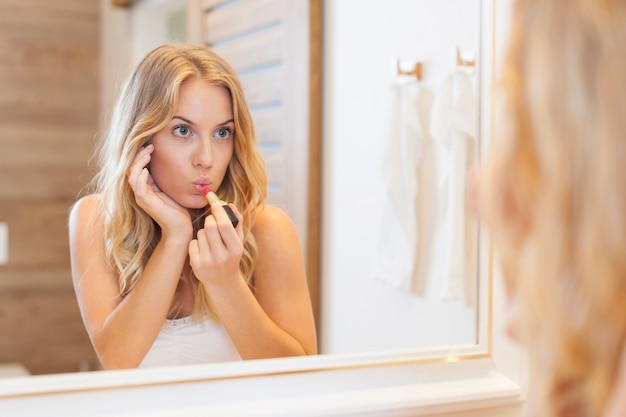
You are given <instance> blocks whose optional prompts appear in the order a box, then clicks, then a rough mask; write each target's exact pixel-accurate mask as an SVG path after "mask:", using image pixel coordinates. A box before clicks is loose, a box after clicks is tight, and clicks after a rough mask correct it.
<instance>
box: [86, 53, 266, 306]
mask: <svg viewBox="0 0 626 417" xmlns="http://www.w3.org/2000/svg"><path fill="white" fill-rule="evenodd" d="M190 78H198V79H201V80H204V81H206V82H208V83H211V84H215V85H219V86H222V87H225V88H226V89H227V90H228V91H229V93H230V96H231V99H232V106H233V118H234V124H235V144H234V152H233V156H232V158H231V161H230V163H229V165H228V169H227V171H226V175H225V177H224V180H223V181H222V184H221V186H220V188H219V190H217V192H218V194H219V195H220V197H221V198H222V199H224V200H226V201H229V202H233V203H234V204H235V205H236V206H237V208H238V209H239V211H240V212H241V213H242V214H243V217H244V221H243V232H244V254H243V256H242V259H241V262H240V266H239V269H240V271H241V274H242V276H243V277H244V278H245V279H246V281H247V282H248V283H249V284H251V279H252V273H253V271H254V267H255V263H256V257H257V247H256V243H255V239H254V236H253V234H252V233H251V229H252V226H253V224H254V221H255V213H256V212H257V210H258V209H259V207H260V206H261V205H262V204H263V201H264V200H265V198H266V196H267V175H266V171H265V164H264V162H263V159H262V156H261V155H260V153H259V151H258V148H257V146H256V136H255V132H254V126H253V122H252V117H251V115H250V112H249V110H248V106H247V104H246V100H245V97H244V94H243V89H242V87H241V84H240V82H239V80H238V78H237V76H236V74H235V72H234V71H233V69H232V68H231V67H230V66H229V65H228V64H227V63H226V62H225V61H224V60H223V59H222V58H220V57H219V56H218V55H216V54H215V53H213V52H212V51H210V50H208V49H206V48H204V47H200V46H191V45H180V46H175V45H169V44H168V45H162V46H160V47H157V48H156V49H154V50H153V51H151V52H150V53H149V54H148V55H146V57H145V58H144V59H143V60H142V61H141V62H140V63H139V65H138V66H137V68H136V69H135V71H134V72H133V74H131V76H130V78H129V79H128V81H127V82H126V84H125V86H124V88H123V90H122V93H121V95H120V97H119V99H118V102H117V105H116V108H115V109H114V113H113V115H112V118H111V123H110V127H109V130H108V132H107V134H106V136H105V138H104V140H103V141H102V142H101V143H100V146H99V148H98V150H97V160H98V164H99V171H98V173H97V174H96V176H95V177H94V181H93V184H92V185H93V187H92V188H93V191H95V192H98V193H101V196H102V202H103V213H102V215H103V221H104V238H105V242H106V256H107V259H108V260H109V263H110V265H111V267H113V268H114V269H115V270H116V271H117V272H118V274H119V288H120V293H121V295H122V296H124V295H126V294H128V293H129V292H130V291H131V290H132V289H133V287H134V286H135V284H136V283H137V280H138V279H139V277H140V276H141V274H142V272H143V268H144V266H145V264H146V262H147V261H148V259H149V258H150V256H151V254H152V252H153V251H154V248H155V246H156V245H157V243H158V241H159V239H160V229H159V226H158V225H157V224H156V222H155V221H153V219H152V218H151V217H150V216H149V215H148V214H147V213H146V212H145V211H144V210H143V209H141V208H140V207H139V206H138V205H137V203H136V202H135V197H134V193H133V190H132V189H131V187H130V186H129V184H128V181H127V172H128V170H129V168H130V166H131V164H132V162H133V159H134V157H135V155H136V154H137V152H138V151H139V149H140V148H141V147H142V146H143V145H144V144H146V143H147V142H148V141H149V140H150V138H151V137H152V135H154V134H155V133H156V132H158V131H159V130H161V129H162V128H163V127H164V126H165V125H166V124H167V123H168V122H169V121H170V120H171V119H172V117H173V116H174V112H175V110H176V106H177V104H178V96H179V91H180V88H181V85H182V83H183V82H184V81H185V80H187V79H190ZM208 214H209V209H208V208H207V209H206V210H199V211H198V213H197V215H196V216H195V218H192V221H193V224H194V231H197V230H198V229H199V228H201V227H202V226H203V225H204V218H205V217H206V216H207V215H208ZM191 282H192V284H193V285H194V286H195V295H196V298H195V300H196V302H195V307H194V316H196V317H197V316H200V315H202V314H203V313H208V314H209V315H213V314H212V311H211V307H210V305H209V302H208V300H207V298H206V295H205V292H204V290H203V288H202V285H201V284H199V282H198V280H197V279H194V278H192V279H191ZM181 302H182V300H179V299H177V296H175V300H174V302H173V305H172V310H173V311H175V310H176V309H177V308H179V307H180V303H181Z"/></svg>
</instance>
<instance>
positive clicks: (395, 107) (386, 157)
mask: <svg viewBox="0 0 626 417" xmlns="http://www.w3.org/2000/svg"><path fill="white" fill-rule="evenodd" d="M422 94H424V92H423V87H422V86H421V85H420V84H418V83H412V84H404V85H394V86H392V88H391V101H390V108H389V113H388V123H389V130H388V135H387V138H386V139H387V143H386V148H385V152H384V153H383V159H382V164H381V170H382V178H383V181H384V183H385V188H386V197H387V198H385V199H384V202H383V205H384V206H383V212H382V219H381V224H380V232H379V239H378V243H379V249H378V251H377V252H376V254H375V257H374V267H373V270H374V276H375V278H376V279H379V280H381V281H383V282H386V283H387V284H389V285H391V286H392V287H395V288H398V289H401V290H405V291H411V290H412V287H413V285H412V278H413V275H414V269H415V252H416V247H417V246H416V245H417V240H418V237H417V218H416V216H417V215H416V209H415V203H416V195H417V173H418V165H419V162H420V158H421V155H422V152H423V149H424V140H425V138H424V129H423V128H422V123H421V121H420V117H421V115H420V108H421V106H420V98H421V95H422Z"/></svg>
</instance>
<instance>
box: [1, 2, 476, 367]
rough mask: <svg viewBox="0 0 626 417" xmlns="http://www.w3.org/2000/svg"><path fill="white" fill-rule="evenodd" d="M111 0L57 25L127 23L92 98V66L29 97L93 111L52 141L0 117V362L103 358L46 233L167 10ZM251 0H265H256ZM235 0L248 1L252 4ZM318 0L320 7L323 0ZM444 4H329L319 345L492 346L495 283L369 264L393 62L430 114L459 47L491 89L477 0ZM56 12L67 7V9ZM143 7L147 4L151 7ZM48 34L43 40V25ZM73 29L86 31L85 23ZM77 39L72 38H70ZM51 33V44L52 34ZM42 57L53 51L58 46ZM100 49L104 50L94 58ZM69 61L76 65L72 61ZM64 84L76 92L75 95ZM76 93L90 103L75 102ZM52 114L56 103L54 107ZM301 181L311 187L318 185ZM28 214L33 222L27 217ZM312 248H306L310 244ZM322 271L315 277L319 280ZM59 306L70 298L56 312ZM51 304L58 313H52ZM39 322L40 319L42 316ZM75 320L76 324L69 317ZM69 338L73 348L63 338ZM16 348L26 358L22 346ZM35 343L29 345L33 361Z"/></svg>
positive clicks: (107, 43) (88, 34)
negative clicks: (466, 282) (462, 291)
mask: <svg viewBox="0 0 626 417" xmlns="http://www.w3.org/2000/svg"><path fill="white" fill-rule="evenodd" d="M102 1H103V3H102V5H94V4H91V5H85V3H87V2H84V1H82V0H77V1H74V2H73V3H72V4H75V5H76V7H77V8H78V10H79V11H78V12H77V13H80V14H81V16H82V17H83V19H81V21H80V22H74V23H72V22H71V21H70V17H69V16H70V15H71V14H69V13H68V14H67V15H64V16H65V19H67V21H62V22H61V23H60V25H63V26H65V27H67V28H70V29H75V30H77V31H83V32H79V33H81V34H82V35H81V36H80V39H84V40H89V41H90V42H92V43H91V45H92V46H93V45H97V44H99V42H100V40H99V39H98V36H99V33H100V32H98V30H97V25H96V24H95V22H97V16H98V13H100V10H103V11H102V13H104V14H103V16H102V20H101V22H102V23H101V24H102V25H103V29H105V28H106V27H108V25H120V26H119V27H120V28H122V30H120V31H116V32H111V33H109V37H108V38H106V39H103V40H102V42H103V43H102V51H103V54H104V55H103V56H106V57H107V58H106V59H103V62H102V68H103V71H104V73H105V74H103V76H104V78H103V80H104V82H103V84H102V89H101V90H100V93H98V91H97V90H93V91H91V90H89V91H91V93H90V94H91V95H89V96H88V97H87V96H86V95H87V93H86V91H87V89H86V88H85V85H81V84H80V83H79V82H83V83H85V84H86V83H87V82H88V81H90V82H92V83H93V82H94V79H93V78H92V79H91V80H89V77H85V78H83V79H81V80H78V81H76V82H77V84H70V85H69V86H66V89H64V88H63V86H58V87H56V89H55V86H49V87H48V88H49V90H46V91H45V93H46V94H45V95H39V96H37V95H36V94H35V93H32V92H31V93H29V94H32V96H27V98H28V99H29V100H31V102H30V103H31V104H32V108H35V109H38V108H41V105H42V103H43V104H45V105H46V106H48V108H51V107H52V106H53V103H55V102H57V103H58V102H59V101H60V102H64V103H66V105H69V104H67V103H68V102H72V100H75V101H74V104H75V105H77V107H80V108H83V109H84V111H83V112H79V113H75V114H74V117H75V118H76V119H77V120H69V121H66V122H67V125H64V127H62V129H65V132H66V133H67V135H65V138H66V139H64V140H65V141H61V142H60V143H56V142H50V143H52V144H50V143H48V142H45V141H44V139H47V136H45V135H44V133H45V132H46V127H45V125H38V126H37V127H38V130H35V131H34V132H31V134H32V136H31V137H34V138H35V139H28V140H27V139H24V140H23V141H22V142H18V141H12V140H11V138H12V137H14V136H12V135H14V134H15V132H16V131H18V128H19V126H18V127H15V126H12V127H11V130H9V128H7V127H6V126H7V125H6V124H5V123H4V122H2V123H0V129H2V131H3V132H5V133H4V134H3V135H2V138H3V140H2V147H3V152H2V153H1V156H0V158H1V163H2V165H1V166H2V168H1V169H2V170H3V171H4V172H6V175H3V178H4V179H3V180H2V181H3V182H2V184H3V185H2V188H1V190H2V193H1V194H0V198H1V199H2V200H3V207H2V210H1V212H0V215H1V216H0V222H6V223H7V224H8V226H9V227H8V228H9V231H8V235H9V260H8V264H7V265H6V266H0V274H1V275H0V285H2V286H1V287H0V289H1V290H2V295H0V297H2V298H3V303H2V305H3V307H2V316H1V317H2V320H3V321H2V326H3V327H2V329H1V330H0V331H1V333H2V334H15V335H17V336H16V337H15V338H10V340H9V339H7V338H3V342H2V343H4V347H5V348H6V350H5V349H3V351H4V352H5V353H1V352H0V354H1V355H6V356H2V357H0V361H3V362H15V361H18V362H20V363H25V364H27V365H28V366H27V368H29V371H31V373H33V374H40V373H54V372H73V371H78V370H88V369H97V364H96V362H95V358H94V356H93V353H92V352H90V351H89V349H88V347H89V345H88V340H86V335H84V334H83V333H82V327H81V326H82V323H80V322H79V321H78V322H77V321H76V317H77V316H76V313H77V310H76V309H75V306H74V304H72V303H73V302H74V300H73V293H72V289H71V282H70V280H69V267H68V266H67V254H66V252H65V251H66V247H65V246H64V242H61V243H53V244H52V245H51V244H50V241H51V239H52V238H53V237H55V236H66V230H65V224H66V216H67V210H68V207H69V205H70V204H71V202H72V201H74V199H75V197H76V193H77V192H78V190H79V189H80V187H81V185H82V184H83V183H84V182H85V179H86V178H87V176H88V173H87V171H86V167H85V165H84V163H85V157H89V156H90V155H91V146H92V145H93V142H92V141H90V140H85V138H89V139H91V138H92V137H93V134H94V132H95V128H94V126H96V125H97V120H96V119H97V118H98V117H99V118H100V120H101V121H102V120H104V119H105V118H106V109H107V108H108V107H109V106H110V103H111V102H112V100H113V99H114V96H115V91H116V86H119V83H120V82H121V80H122V79H123V78H124V77H125V72H126V71H127V68H128V67H127V66H125V65H126V64H129V63H132V62H133V60H134V59H135V54H136V53H138V52H137V51H138V50H139V49H141V48H144V47H145V45H143V44H141V43H140V42H138V41H137V39H136V38H135V35H136V34H137V32H135V31H134V30H130V29H129V28H132V27H133V26H132V25H133V24H136V23H137V22H139V21H142V18H143V19H145V21H146V22H148V23H149V24H152V25H155V22H156V21H157V20H155V19H156V17H155V15H154V14H153V13H155V10H156V7H157V5H159V4H161V3H163V2H159V1H140V2H135V5H134V7H135V9H112V8H111V6H110V3H109V2H108V1H106V0H102ZM254 1H255V2H257V4H258V1H259V0H254ZM92 3H95V2H92ZM213 3H218V2H217V1H208V2H207V1H204V2H202V1H189V2H187V3H185V6H187V7H190V8H191V7H208V6H207V5H210V4H213ZM233 3H234V4H235V3H236V4H239V5H241V4H245V3H246V2H243V1H241V2H233ZM278 3H280V4H282V2H280V1H269V0H267V1H264V2H263V4H264V5H265V6H269V5H270V4H278ZM293 3H295V1H294V2H293ZM313 3H317V4H318V5H320V3H321V2H316V1H313ZM445 3H446V4H445V5H443V4H439V3H437V4H436V5H435V4H433V2H429V1H428V0H420V1H416V0H411V1H407V0H394V1H389V2H385V5H384V9H381V7H383V6H381V2H379V1H375V0H369V1H361V0H342V1H340V2H332V1H328V2H324V4H323V21H324V24H323V25H322V34H321V35H322V36H323V39H324V48H323V56H322V59H321V61H322V62H323V69H322V74H321V75H322V78H323V91H322V92H321V99H320V100H321V105H322V113H321V118H322V119H323V130H322V131H321V132H320V133H321V136H322V139H321V140H322V144H321V149H322V150H323V154H322V158H323V161H322V167H321V183H322V187H321V189H320V193H321V195H320V196H318V197H319V198H320V199H321V201H322V205H321V206H320V207H319V208H318V211H319V213H318V214H319V217H320V218H321V223H320V224H317V226H316V227H318V228H321V229H319V230H321V247H320V255H321V256H320V259H319V260H318V262H319V265H320V267H319V287H320V294H319V299H320V303H319V306H320V309H319V314H318V323H319V328H320V333H319V336H320V341H321V352H322V353H324V354H351V353H357V352H372V351H376V352H386V351H388V350H396V349H415V348H418V349H420V350H421V351H422V352H424V354H429V352H432V351H437V352H442V351H446V352H448V351H454V352H463V349H464V348H465V347H467V346H472V347H475V346H482V345H481V344H483V343H485V342H484V334H485V333H484V327H485V326H486V324H483V323H485V320H486V315H485V314H484V311H485V310H484V309H485V308H486V307H485V306H484V305H483V304H482V303H481V302H482V301H483V298H481V297H483V296H484V295H485V294H488V289H486V288H484V287H478V288H475V289H474V290H472V291H468V292H467V294H470V298H469V299H468V300H469V301H468V300H466V299H455V300H448V301H444V300H442V297H441V293H442V288H443V285H444V282H443V281H442V280H437V279H436V278H437V273H436V272H433V273H432V274H424V276H423V279H422V280H421V283H422V284H424V286H423V288H422V292H421V293H419V292H418V293H415V292H407V291H402V290H399V289H398V288H394V287H393V286H389V285H387V284H385V283H381V282H377V281H376V280H375V279H374V277H373V274H372V270H373V269H374V266H373V264H372V262H373V258H374V256H373V255H374V254H375V253H376V252H377V250H378V248H379V244H380V243H381V239H379V235H380V233H381V232H380V230H379V229H380V225H381V223H382V222H383V220H384V213H383V211H384V205H383V203H384V202H385V201H387V200H388V199H387V197H385V195H386V192H387V191H386V186H385V184H384V182H383V178H382V171H381V165H382V162H383V161H382V160H381V159H382V158H381V157H380V155H382V154H384V151H385V149H386V148H385V146H386V145H387V142H386V141H385V140H384V138H385V136H386V130H387V128H388V127H389V122H388V116H389V115H388V114H387V113H388V109H389V108H390V107H391V104H392V103H391V99H390V90H391V87H392V86H393V85H396V83H397V82H398V80H397V72H395V73H394V65H395V64H396V63H397V61H396V60H397V59H399V60H401V61H409V62H421V63H422V65H423V67H422V69H423V73H422V80H421V85H422V87H423V88H424V90H425V92H424V97H425V106H426V107H427V109H425V110H424V112H425V114H428V113H429V112H430V113H432V106H433V105H434V100H435V98H436V97H437V94H438V92H439V91H440V88H441V86H442V85H443V84H444V82H445V80H446V79H447V77H448V76H449V75H450V74H451V73H452V72H453V71H455V70H456V66H457V61H456V48H457V47H458V48H459V50H460V51H461V52H462V53H463V54H464V57H465V58H467V59H468V60H472V59H475V60H476V63H477V66H476V67H475V69H474V71H475V72H474V73H473V74H470V75H469V79H470V80H471V82H472V83H473V84H472V85H473V88H474V91H475V92H476V94H477V99H478V96H479V92H480V91H481V84H480V76H481V67H482V61H481V57H480V49H481V48H480V37H479V33H480V24H479V22H480V20H479V18H480V13H481V2H480V1H479V0H472V1H467V0H447V1H446V2H445ZM68 4H69V3H68ZM170 4H174V3H171V2H170ZM178 4H182V2H179V3H178ZM15 7H16V8H18V6H15ZM42 7H43V6H42ZM100 7H102V9H100ZM19 8H21V9H20V11H21V12H24V13H29V12H28V11H27V10H26V8H27V6H19ZM16 10H17V9H16ZM354 10H358V15H359V17H360V19H357V20H355V19H354ZM55 12H56V13H61V12H59V11H58V10H56V11H55ZM142 12H144V13H145V14H143V15H142V14H141V13H142ZM4 16H7V17H4ZM36 16H37V18H38V19H40V20H35V24H38V25H40V26H41V27H44V28H45V27H46V26H45V24H44V23H43V22H45V13H41V14H36ZM9 17H10V14H6V15H5V14H3V17H1V18H0V19H1V21H2V23H3V24H4V23H5V22H4V21H5V20H7V22H6V24H7V25H9V26H2V25H0V27H15V25H16V23H15V22H12V23H11V22H8V21H9V20H10V19H9ZM94 27H95V28H96V29H94ZM90 28H91V31H89V30H90ZM145 34H148V35H149V36H151V37H153V38H152V39H153V40H156V39H157V38H156V37H157V32H156V31H151V32H145ZM39 36H40V37H41V38H45V35H44V34H40V35H39ZM72 38H76V35H73V37H72ZM69 39H70V37H69V36H68V38H67V39H66V40H67V41H69ZM53 40H54V39H52V40H48V42H50V43H52V42H53ZM39 41H41V40H39ZM55 45H56V44H55ZM72 45H74V46H75V47H76V49H71V48H70V47H69V46H68V47H67V48H68V49H63V50H62V51H61V52H62V53H61V55H63V53H64V54H65V55H64V58H66V59H65V60H64V61H63V60H60V59H59V58H57V60H56V61H53V62H57V63H59V68H60V69H57V70H56V71H57V72H55V73H54V74H56V75H59V76H60V73H61V72H63V71H68V70H72V69H75V70H76V71H78V69H76V67H77V66H79V65H80V64H79V59H78V58H75V59H76V61H75V62H74V61H72V60H71V59H70V58H72V57H77V56H83V55H81V53H83V52H86V51H89V50H90V48H88V47H85V46H82V45H78V46H77V45H76V43H74V44H72ZM129 46H130V47H129ZM25 47H30V48H33V45H32V44H27V45H26V46H25ZM57 47H58V46H57ZM41 48H42V49H44V48H43V47H41ZM93 53H95V52H93ZM472 54H473V56H472ZM57 55H58V50H57ZM46 56H48V57H50V59H52V57H54V56H55V53H54V50H51V51H50V55H46ZM468 56H469V57H468ZM15 59H16V60H17V61H19V62H20V63H21V64H22V65H24V66H26V65H28V64H31V62H29V61H28V60H25V59H23V58H21V60H20V57H17V58H15ZM68 59H69V61H68ZM91 59H92V61H93V62H96V58H95V57H93V56H92V57H91ZM66 61H67V62H66ZM61 63H63V65H68V67H65V68H64V67H63V65H61ZM120 63H124V64H120ZM72 65H74V66H72ZM81 70H82V71H83V73H88V74H90V76H91V77H93V74H95V73H97V72H98V68H97V67H94V68H88V69H87V70H86V71H85V70H84V69H81ZM30 71H31V72H29V73H28V74H30V75H32V77H36V76H39V77H44V76H45V74H46V71H43V69H41V70H39V71H37V70H35V69H31V70H30ZM107 74H108V75H107ZM24 84H27V82H24ZM67 90H69V91H72V92H74V93H75V94H76V95H77V96H76V97H74V96H72V100H67V95H66V94H68V91H67ZM11 97H12V99H13V100H14V101H15V102H18V101H19V100H18V98H17V97H18V95H17V93H15V95H14V96H11ZM429 97H430V99H429ZM79 98H83V100H84V101H79V100H78V99H79ZM22 100H24V98H22ZM55 100H56V101H55ZM98 100H100V112H99V113H98V109H97V107H98ZM3 103H4V105H5V108H10V107H9V105H10V102H3ZM477 103H478V102H477ZM476 105H477V106H478V104H476ZM428 108H430V109H431V110H428ZM88 112H93V113H92V114H91V113H90V114H88ZM5 114H12V113H10V112H5ZM98 114H100V116H98ZM53 116H54V113H53V114H52V116H50V115H49V116H47V117H50V118H53ZM30 117H33V116H32V114H30V115H28V116H25V117H24V119H23V120H24V121H23V122H22V123H23V124H28V123H29V122H30V121H31V119H30ZM477 117H478V116H477ZM426 119H428V120H429V119H430V118H428V117H426ZM476 121H477V123H478V120H476ZM57 123H58V122H57ZM53 124H54V123H53ZM1 125H4V126H3V127H1ZM54 126H55V127H56V126H57V125H54ZM70 127H71V128H72V129H71V130H70ZM77 127H79V128H80V129H77ZM306 127H307V129H308V128H310V127H309V126H306ZM20 138H21V137H20ZM24 143H28V144H30V149H31V151H32V150H33V149H36V150H37V151H36V152H34V153H32V154H31V153H28V154H27V151H26V150H24V149H25V148H21V146H22V145H23V144H24ZM42 149H43V152H42V151H41V150H42ZM5 150H6V151H5ZM9 155H10V156H9ZM33 155H34V156H33ZM18 156H19V158H18ZM68 157H71V162H67V161H68V159H66V158H68ZM20 161H21V162H20ZM25 162H26V163H25ZM42 164H43V165H44V166H46V167H48V168H49V167H53V168H54V169H50V172H52V174H54V175H48V174H46V173H45V172H44V173H41V172H38V170H36V169H33V166H41V165H42ZM68 168H72V169H68ZM15 175H19V176H20V178H24V181H25V182H27V184H28V185H27V186H24V185H20V187H17V186H15V185H14V184H13V183H14V182H15V181H14V180H11V178H13V177H14V176H15ZM42 176H43V177H48V178H51V182H50V183H47V184H44V185H42V184H41V183H38V182H37V181H36V180H37V179H39V178H40V177H42ZM300 188H304V190H305V191H306V190H307V188H308V187H306V186H305V187H300ZM38 196H39V197H41V196H44V197H45V198H46V202H47V205H45V206H44V205H41V204H31V202H32V200H33V199H34V198H35V197H38ZM309 198H310V196H309ZM5 202H6V204H5ZM37 203H39V201H37ZM309 207H310V206H309ZM310 215H311V213H310V212H309V213H306V214H305V215H302V214H298V216H303V217H302V218H301V220H300V224H301V225H303V226H301V230H303V232H302V234H303V235H306V233H311V230H309V229H308V227H309V222H308V220H309V216H310ZM17 218H21V219H22V220H21V221H20V223H19V224H20V225H21V226H19V227H16V226H15V225H16V224H18V223H16V220H15V219H17ZM32 219H35V220H34V221H27V220H32ZM52 220H54V221H52ZM50 224H54V226H52V227H51V226H50ZM382 224H384V223H382ZM431 226H432V223H431ZM319 230H318V231H319ZM42 231H44V232H43V233H42ZM26 236H28V239H27V238H26ZM32 236H36V237H37V238H36V240H34V242H35V244H36V245H35V247H34V250H35V251H39V252H40V253H44V254H45V255H40V256H38V257H36V256H33V255H32V251H33V247H32V243H33V240H32V239H31V238H32ZM304 246H305V247H306V249H307V251H308V250H310V247H311V246H314V245H309V246H306V245H304ZM50 247H52V249H53V250H52V251H50V250H49V249H50ZM438 250H441V249H438ZM420 253H423V252H420ZM474 255H475V256H474V259H475V260H476V266H475V267H474V269H473V270H474V273H475V274H476V275H475V277H474V282H476V283H477V282H478V280H479V279H478V277H479V275H481V274H485V273H486V271H485V268H484V263H481V262H479V255H481V256H483V255H484V254H480V253H478V252H476V253H475V254H474ZM309 259H311V258H309ZM313 262H314V261H313ZM313 266H315V265H313ZM309 267H311V265H309ZM316 282H317V281H316ZM316 282H314V283H313V284H312V287H314V288H317V287H316V286H317V283H316ZM476 285H478V284H476ZM471 294H473V295H471ZM9 300H11V301H10V302H8V303H7V301H9ZM59 304H62V305H65V306H70V307H71V308H69V307H68V308H67V309H63V310H59V309H57V306H58V305H59ZM50 306H55V307H54V308H51V307H50ZM51 312H54V313H55V314H53V315H51V314H50V313H51ZM481 312H482V313H481ZM46 316H47V317H46ZM68 317H70V318H71V319H68ZM18 318H19V319H18ZM23 320H24V321H27V325H24V321H23ZM33 321H35V322H37V323H39V324H37V325H36V326H34V325H32V322H33ZM70 322H71V323H72V324H71V325H68V323H70ZM29 326H31V327H29ZM33 326H34V327H33ZM49 329H52V330H53V332H52V333H53V334H52V336H49V338H48V339H43V340H45V341H46V342H45V343H41V342H37V343H36V346H33V345H30V346H31V347H30V349H32V350H31V352H28V351H26V350H24V349H22V348H20V347H19V346H20V345H19V344H14V343H17V342H15V341H16V340H18V339H19V337H23V336H24V337H26V336H27V337H29V338H30V339H31V340H33V339H35V340H41V339H37V338H38V337H41V335H43V334H45V333H46V331H47V330H49ZM68 329H69V330H72V333H71V336H67V337H66V336H64V334H67V333H64V332H67V331H68ZM60 338H63V340H64V341H63V344H62V346H64V347H67V346H80V349H81V350H78V349H77V350H74V351H71V352H67V351H64V352H59V353H58V356H59V357H65V359H64V360H65V362H64V367H65V368H63V369H59V368H55V367H53V366H49V363H48V362H49V361H48V359H47V358H49V357H50V356H49V354H48V353H47V352H48V351H49V350H47V349H49V348H50V346H52V342H53V341H54V342H58V341H59V339H60ZM59 350H63V347H61V348H59ZM479 350H480V349H479ZM6 352H11V354H12V355H14V356H9V354H8V353H6ZM17 353H19V354H20V355H22V354H23V355H25V356H23V357H20V356H19V355H17ZM26 355H30V356H29V357H30V358H31V359H28V357H27V356H26ZM32 357H36V359H32ZM20 358H23V359H20Z"/></svg>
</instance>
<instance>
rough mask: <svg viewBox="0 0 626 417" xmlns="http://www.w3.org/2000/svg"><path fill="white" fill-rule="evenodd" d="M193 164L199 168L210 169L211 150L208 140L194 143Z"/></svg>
mask: <svg viewBox="0 0 626 417" xmlns="http://www.w3.org/2000/svg"><path fill="white" fill-rule="evenodd" d="M193 164H194V166H196V167H199V168H210V167H211V165H212V164H213V149H212V148H211V140H210V139H207V138H201V139H200V140H198V141H197V142H196V149H194V160H193Z"/></svg>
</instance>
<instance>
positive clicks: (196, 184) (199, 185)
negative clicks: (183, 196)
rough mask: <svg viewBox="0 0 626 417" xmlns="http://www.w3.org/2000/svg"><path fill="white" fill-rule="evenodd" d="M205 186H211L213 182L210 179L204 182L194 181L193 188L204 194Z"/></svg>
mask: <svg viewBox="0 0 626 417" xmlns="http://www.w3.org/2000/svg"><path fill="white" fill-rule="evenodd" d="M205 187H209V188H211V183H210V182H208V181H204V182H194V183H193V188H194V190H196V192H197V193H198V194H201V195H204V188H205Z"/></svg>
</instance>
